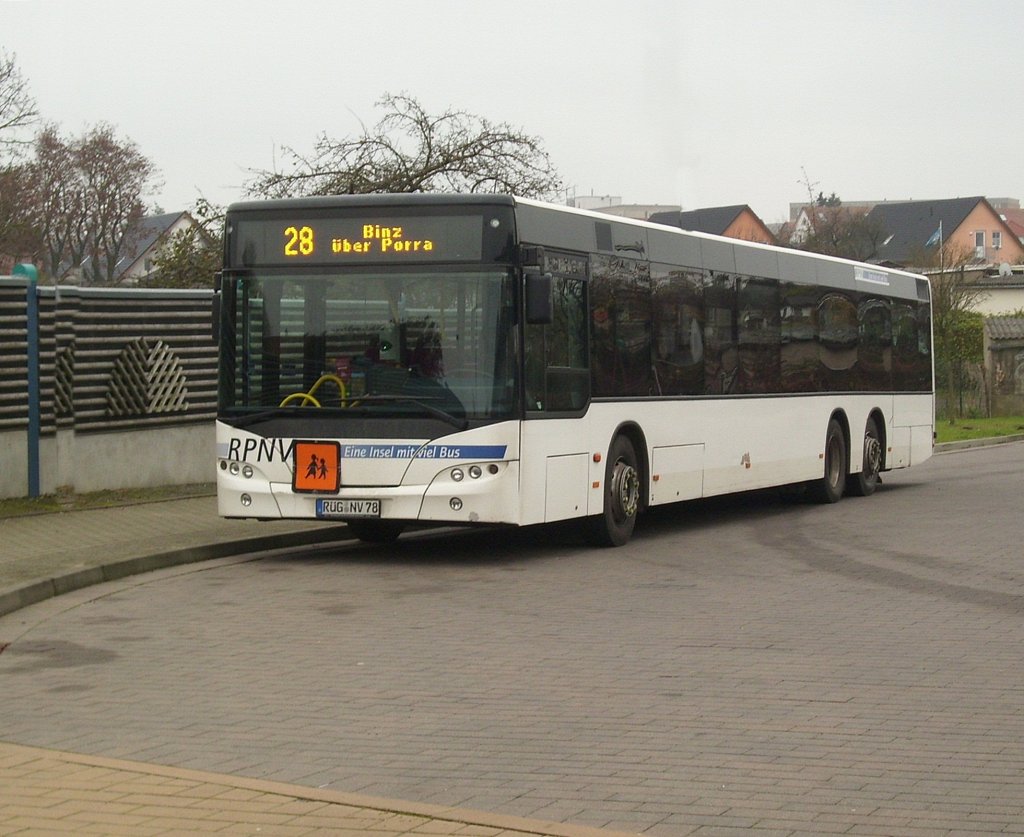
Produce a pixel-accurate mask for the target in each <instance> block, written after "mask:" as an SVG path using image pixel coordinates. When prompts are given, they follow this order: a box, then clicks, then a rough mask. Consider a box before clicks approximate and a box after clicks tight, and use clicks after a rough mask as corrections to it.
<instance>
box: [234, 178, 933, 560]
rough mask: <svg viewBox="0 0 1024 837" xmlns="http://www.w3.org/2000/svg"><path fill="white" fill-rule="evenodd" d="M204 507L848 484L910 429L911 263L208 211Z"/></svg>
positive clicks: (252, 509)
mask: <svg viewBox="0 0 1024 837" xmlns="http://www.w3.org/2000/svg"><path fill="white" fill-rule="evenodd" d="M218 289H219V293H218V294H217V296H216V300H217V302H216V304H215V307H216V309H217V315H216V316H217V322H218V324H219V328H218V330H219V340H220V385H219V410H218V420H217V457H218V471H217V475H218V502H219V510H220V514H221V515H223V516H225V517H251V518H263V519H273V518H309V519H322V520H343V521H345V522H347V523H348V525H349V526H350V527H351V530H352V532H353V533H354V534H355V535H356V536H357V537H359V538H361V539H363V540H367V541H387V540H390V539H393V538H395V537H397V536H398V535H399V533H400V532H401V531H402V529H403V527H405V526H407V525H409V524H412V523H415V524H417V525H424V524H427V525H429V524H437V525H471V524H514V525H520V526H525V525H531V524H539V523H546V522H551V521H560V520H568V519H579V521H580V523H581V528H582V529H584V530H585V531H586V532H587V533H588V534H589V535H590V537H591V538H592V539H594V540H595V541H597V542H599V543H605V544H611V545H620V544H623V543H625V542H626V541H627V540H628V539H629V538H630V536H631V534H632V532H633V528H634V524H635V522H636V519H637V516H638V514H640V513H642V512H643V511H644V509H646V508H648V507H650V506H656V505H661V504H664V503H675V502H679V501H683V500H691V499H695V498H700V497H709V496H713V495H720V494H726V493H730V492H739V491H748V490H752V489H760V488H765V487H769V486H789V485H794V484H796V485H803V486H806V488H807V491H808V492H809V493H810V494H811V495H812V496H814V497H815V498H817V499H820V500H821V501H823V502H835V501H837V500H838V499H839V498H840V497H841V496H842V495H843V494H844V492H849V493H854V494H859V495H867V494H871V493H872V492H873V491H874V490H875V487H876V486H877V485H878V483H879V473H880V472H881V471H887V470H890V469H894V468H905V467H908V466H910V465H912V464H917V463H919V462H922V461H924V460H925V459H927V458H928V457H929V456H930V455H931V452H932V442H933V415H934V403H933V401H934V399H933V377H934V374H933V363H932V341H931V307H930V291H929V286H928V283H927V281H926V280H925V279H923V278H922V277H920V276H915V275H913V274H909V273H904V272H901V271H896V270H890V269H888V268H884V267H878V266H874V265H866V264H857V263H854V262H849V261H843V260H840V259H834V258H828V257H824V256H818V255H813V254H809V253H804V252H800V251H795V250H788V249H782V248H777V247H768V246H763V245H759V244H754V243H749V242H743V241H737V240H732V239H725V238H719V237H715V236H709V235H703V234H699V233H691V232H685V231H683V230H680V229H676V228H672V227H668V226H662V225H659V224H651V223H644V222H639V221H631V220H628V219H621V218H613V217H610V216H604V215H600V214H596V213H591V212H584V211H580V210H575V209H570V208H566V207H560V206H552V205H547V204H542V203H539V202H536V201H531V200H523V199H519V198H514V197H510V196H501V195H415V194H413V195H408V194H402V195H372V196H344V197H323V198H307V199H292V200H278V201H266V202H248V203H239V204H235V205H233V206H231V207H230V208H229V209H228V213H227V219H226V239H225V262H224V270H223V273H222V274H221V275H220V277H219V280H218Z"/></svg>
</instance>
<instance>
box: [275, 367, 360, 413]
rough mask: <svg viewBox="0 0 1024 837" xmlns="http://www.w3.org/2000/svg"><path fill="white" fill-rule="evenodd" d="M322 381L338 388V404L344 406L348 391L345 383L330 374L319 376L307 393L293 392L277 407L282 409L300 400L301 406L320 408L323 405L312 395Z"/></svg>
mask: <svg viewBox="0 0 1024 837" xmlns="http://www.w3.org/2000/svg"><path fill="white" fill-rule="evenodd" d="M324 381H330V382H331V383H332V384H334V385H335V386H336V387H337V388H338V394H339V396H340V397H339V402H340V403H341V405H342V406H344V405H345V404H346V403H347V402H348V390H347V389H346V388H345V382H344V381H343V380H342V379H341V378H339V377H338V376H337V375H331V374H330V373H327V374H324V375H321V376H320V377H319V378H317V380H316V383H315V384H313V386H311V387H310V388H309V392H293V393H292V394H291V395H288V396H286V397H285V399H284V401H282V402H281V403H280V404H279V405H278V406H280V407H284V406H285V405H286V404H290V403H291V402H292V401H296V400H299V399H302V406H306V404H309V403H312V404H313V406H314V407H322V406H323V405H322V404H321V403H320V402H319V401H318V400H317V399H316V398H314V397H313V393H315V392H316V391H317V390H318V389H319V388H320V384H322V383H324Z"/></svg>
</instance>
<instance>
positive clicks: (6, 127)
mask: <svg viewBox="0 0 1024 837" xmlns="http://www.w3.org/2000/svg"><path fill="white" fill-rule="evenodd" d="M37 115H38V112H37V111H36V105H35V101H34V100H33V99H32V96H31V95H30V94H29V92H28V83H27V82H26V81H25V79H24V77H23V76H22V75H21V73H20V72H19V70H18V66H17V64H16V63H15V60H14V56H13V55H11V56H8V55H5V54H4V53H2V52H0V261H2V260H7V259H18V258H21V257H23V256H26V255H28V256H31V255H32V254H34V252H35V251H36V250H38V246H37V243H36V242H35V241H34V240H33V238H34V237H33V234H32V228H31V224H30V223H29V222H28V218H27V213H28V171H27V169H26V168H25V166H24V165H23V164H21V162H20V160H21V153H22V151H23V149H22V146H23V145H25V144H26V143H28V142H30V141H31V138H30V137H24V136H23V134H22V131H23V130H24V129H25V128H28V127H30V126H31V125H32V124H33V123H34V122H35V120H36V118H37ZM5 270H6V266H4V267H2V268H0V272H4V271H5Z"/></svg>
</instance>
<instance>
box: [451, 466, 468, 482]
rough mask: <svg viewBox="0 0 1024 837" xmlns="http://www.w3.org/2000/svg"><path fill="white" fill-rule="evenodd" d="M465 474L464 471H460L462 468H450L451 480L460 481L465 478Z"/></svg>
mask: <svg viewBox="0 0 1024 837" xmlns="http://www.w3.org/2000/svg"><path fill="white" fill-rule="evenodd" d="M465 476H466V475H465V474H464V473H462V469H461V468H452V481H453V482H462V480H463V479H464V478H465Z"/></svg>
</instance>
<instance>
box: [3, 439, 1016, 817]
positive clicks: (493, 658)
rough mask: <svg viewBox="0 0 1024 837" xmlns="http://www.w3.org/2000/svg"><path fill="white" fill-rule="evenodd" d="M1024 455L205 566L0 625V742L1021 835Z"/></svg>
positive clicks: (600, 813)
mask: <svg viewBox="0 0 1024 837" xmlns="http://www.w3.org/2000/svg"><path fill="white" fill-rule="evenodd" d="M1022 489H1024V444H1013V445H1004V446H1000V447H993V448H983V449H978V450H971V451H965V452H959V453H952V454H944V455H942V456H938V457H935V458H934V459H933V460H931V461H930V462H929V463H927V464H925V465H923V466H921V467H920V468H915V469H912V470H910V471H906V472H901V473H897V474H889V475H885V477H884V485H883V487H882V488H881V489H880V490H879V492H878V493H877V494H876V495H875V496H874V497H871V498H864V499H860V498H848V499H845V500H843V501H842V502H841V503H839V504H837V505H835V506H827V507H822V506H813V505H804V504H800V503H793V502H791V501H786V500H784V499H781V498H779V497H778V496H776V495H775V494H773V493H759V494H754V495H744V496H740V497H734V498H728V499H725V500H720V501H713V502H703V503H694V504H688V505H684V506H682V507H678V508H675V509H670V510H659V511H657V512H656V513H652V514H651V515H649V516H648V517H647V518H645V519H644V520H642V521H641V524H640V526H639V527H638V531H637V534H636V536H635V537H634V540H633V541H632V542H631V543H630V544H629V545H628V546H627V547H624V548H621V549H614V550H593V549H589V548H584V547H583V546H581V545H579V543H578V542H577V541H576V540H575V538H574V537H573V536H572V533H571V532H569V531H567V530H564V529H558V528H554V529H552V528H547V529H544V528H541V529H536V530H523V531H510V530H493V531H475V532H468V533H460V534H455V535H452V534H440V535H439V534H433V535H428V536H418V537H411V538H408V539H403V540H401V541H399V543H397V544H395V545H393V546H390V547H383V548H380V547H377V548H371V547H365V546H361V545H351V546H334V547H332V548H331V549H329V550H320V551H317V550H310V549H301V550H293V551H287V552H278V553H274V554H270V555H260V556H247V557H244V558H241V559H225V560H222V561H213V562H209V563H206V564H202V565H191V566H188V567H181V568H177V569H173V570H167V571H161V572H158V573H152V574H149V575H146V576H139V577H134V578H130V579H125V580H123V581H120V582H116V583H111V584H106V585H101V586H98V587H93V588H88V589H86V590H82V591H78V592H76V593H73V594H69V595H67V596H62V597H60V598H58V599H54V600H51V601H50V602H46V603H43V604H41V605H37V606H35V607H33V608H30V609H28V610H26V611H21V612H19V613H17V614H12V615H11V616H9V617H6V618H5V619H4V620H0V629H3V630H4V631H6V633H5V634H4V636H5V639H10V638H11V637H12V630H13V628H12V626H13V625H14V624H15V623H13V622H12V621H11V620H13V619H17V620H18V622H17V625H18V626H19V627H18V628H17V631H16V633H17V636H15V637H14V641H13V642H12V644H11V645H10V646H9V647H8V648H7V649H6V650H5V651H4V653H3V654H2V655H0V699H2V706H3V712H2V715H0V739H3V740H8V741H13V742H17V743H22V744H31V745H38V746H44V747H55V748H60V749H66V750H72V751H77V752H83V753H90V754H100V755H106V756H115V757H122V758H129V759H139V760H143V761H151V762H155V763H161V764H170V765H175V766H183V767H192V768H199V769H203V770H212V771H223V772H231V773H237V774H241V775H245V776H250V777H259V778H272V779H276V780H282V781H290V782H298V783H302V784H307V785H311V786H316V787H324V786H326V787H330V788H334V789H338V790H345V791H353V792H362V793H366V794H372V795H376V796H385V797H393V798H404V799H412V800H416V801H420V802H432V803H443V804H449V805H460V806H465V807H468V808H477V809H484V810H490V811H495V812H500V813H506V814H516V815H521V816H530V817H538V818H545V819H551V820H556V821H566V822H574V823H579V824H585V825H594V826H606V827H612V828H618V829H624V830H636V831H645V832H647V833H649V834H670V835H676V834H687V833H692V832H694V831H701V830H702V829H704V828H708V829H724V830H735V831H742V832H746V831H747V830H748V829H749V830H750V832H751V833H758V832H759V831H761V830H764V831H772V832H778V833H784V834H785V833H799V834H823V833H861V832H864V833H867V832H870V833H885V834H916V833H920V834H940V833H944V832H954V831H956V832H966V833H981V832H985V831H1003V832H1004V833H1005V832H1012V833H1024V665H1022V660H1021V658H1022V655H1024V651H1022V649H1024V546H1022V544H1024V515H1022V514H1021V511H1022V502H1024V501H1022V497H1024V490H1022Z"/></svg>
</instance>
